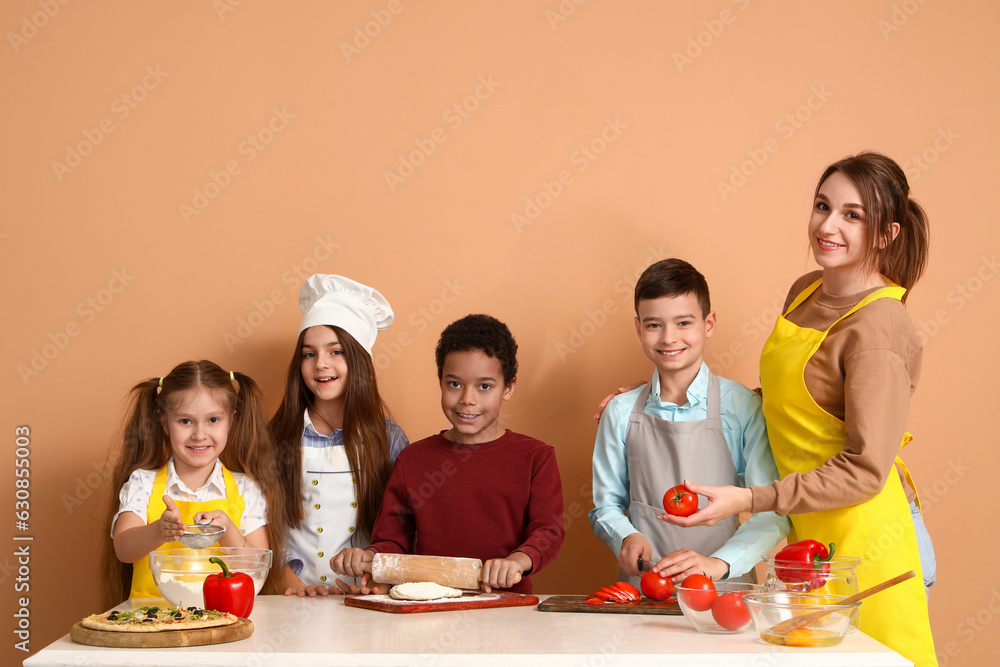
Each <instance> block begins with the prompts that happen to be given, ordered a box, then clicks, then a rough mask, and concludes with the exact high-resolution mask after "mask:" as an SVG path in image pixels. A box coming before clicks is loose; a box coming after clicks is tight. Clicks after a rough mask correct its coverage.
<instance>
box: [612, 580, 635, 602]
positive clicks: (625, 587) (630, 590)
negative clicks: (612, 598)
mask: <svg viewBox="0 0 1000 667" xmlns="http://www.w3.org/2000/svg"><path fill="white" fill-rule="evenodd" d="M612 588H617V589H618V590H620V591H624V592H625V593H626V594H627V595H628V596H629V598H630V599H632V600H641V599H642V595H641V594H640V593H639V589H638V588H636V587H635V586H633V585H632V584H630V583H628V582H627V581H619V582H618V583H616V584H615V585H614V586H612Z"/></svg>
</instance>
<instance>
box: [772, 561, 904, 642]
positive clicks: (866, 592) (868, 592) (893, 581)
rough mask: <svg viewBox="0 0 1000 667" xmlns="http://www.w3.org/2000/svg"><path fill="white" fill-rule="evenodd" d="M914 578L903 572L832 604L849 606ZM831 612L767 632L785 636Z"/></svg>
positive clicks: (797, 619) (810, 615)
mask: <svg viewBox="0 0 1000 667" xmlns="http://www.w3.org/2000/svg"><path fill="white" fill-rule="evenodd" d="M914 576H916V573H915V572H914V571H913V570H910V571H909V572H904V573H903V574H900V575H898V576H895V577H893V578H892V579H889V580H888V581H883V582H882V583H881V584H878V585H877V586H872V587H871V588H866V589H865V590H863V591H861V592H860V593H856V594H855V595H852V596H851V597H849V598H845V599H843V600H841V601H840V602H835V603H833V604H851V603H852V602H858V601H859V600H864V599H865V598H866V597H868V596H869V595H875V594H876V593H880V592H882V591H884V590H885V589H887V588H891V587H892V586H895V585H896V584H899V583H902V582H904V581H906V580H907V579H910V578H912V577H914ZM833 612H834V610H833V609H830V610H829V611H827V610H825V609H820V610H819V611H814V612H810V613H808V614H803V615H802V616H797V617H795V618H789V619H788V620H785V621H782V622H781V623H778V624H777V625H775V626H774V627H772V628H771V629H770V630H768V632H769V633H772V634H776V635H787V634H788V633H789V632H791V631H792V630H797V629H799V628H801V627H803V626H806V625H809V624H810V623H812V622H814V621H817V620H819V619H821V618H823V617H824V616H826V615H828V614H832V613H833Z"/></svg>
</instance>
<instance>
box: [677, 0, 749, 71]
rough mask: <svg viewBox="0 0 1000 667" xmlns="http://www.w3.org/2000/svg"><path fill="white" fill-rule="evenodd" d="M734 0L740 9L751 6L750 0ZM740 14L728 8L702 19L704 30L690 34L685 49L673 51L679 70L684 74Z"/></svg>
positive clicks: (743, 9)
mask: <svg viewBox="0 0 1000 667" xmlns="http://www.w3.org/2000/svg"><path fill="white" fill-rule="evenodd" d="M732 2H733V4H734V5H736V7H737V8H738V9H739V10H740V11H745V10H746V9H747V8H748V7H749V6H750V0H732ZM738 16H739V14H737V13H736V12H734V11H733V10H732V9H729V8H726V9H723V10H722V11H721V12H719V16H718V18H713V19H705V20H704V21H702V22H701V24H702V25H703V26H704V30H700V31H698V32H697V33H696V34H694V35H689V36H688V38H687V43H686V45H685V47H684V50H683V51H674V53H673V59H674V64H675V65H677V71H678V72H680V73H681V74H683V73H684V68H685V67H690V66H691V65H693V64H694V61H695V60H697V59H698V58H700V57H701V56H702V54H703V53H705V50H706V49H708V48H709V47H711V46H712V44H715V40H716V39H718V38H719V37H721V36H722V33H723V32H725V31H726V26H730V25H732V24H733V23H735V22H736V18H737V17H738Z"/></svg>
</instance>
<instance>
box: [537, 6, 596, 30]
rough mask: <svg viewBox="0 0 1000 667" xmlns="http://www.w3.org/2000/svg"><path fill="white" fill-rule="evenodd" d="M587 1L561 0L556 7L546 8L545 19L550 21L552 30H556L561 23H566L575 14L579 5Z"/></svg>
mask: <svg viewBox="0 0 1000 667" xmlns="http://www.w3.org/2000/svg"><path fill="white" fill-rule="evenodd" d="M586 2H587V0H561V2H560V3H559V4H558V5H556V8H555V9H546V10H545V20H546V21H548V23H549V27H550V28H551V29H552V32H555V30H556V28H558V27H559V24H560V23H565V22H566V20H567V19H568V18H569V17H570V16H572V15H573V14H575V13H576V8H577V7H580V6H582V5H583V4H585V3H586Z"/></svg>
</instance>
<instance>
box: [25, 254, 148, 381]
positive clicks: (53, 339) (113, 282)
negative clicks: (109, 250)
mask: <svg viewBox="0 0 1000 667" xmlns="http://www.w3.org/2000/svg"><path fill="white" fill-rule="evenodd" d="M133 280H135V276H134V275H132V274H130V273H129V272H128V270H127V269H126V268H124V267H122V269H121V270H118V269H114V270H113V271H112V272H111V279H110V280H109V281H108V283H107V285H106V286H105V287H103V288H101V289H100V290H98V291H97V292H96V293H94V294H92V295H90V296H87V297H86V298H85V299H84V300H83V301H81V302H80V303H79V304H78V305H77V307H76V314H77V317H72V318H70V319H68V320H66V323H65V324H63V325H62V326H60V327H59V328H58V329H56V330H55V331H50V332H49V334H48V336H47V337H46V338H47V341H46V342H44V343H42V344H41V345H39V346H38V347H35V348H32V350H31V353H30V355H29V357H30V358H29V359H28V360H27V362H26V363H21V364H18V365H17V374H18V375H19V376H20V378H21V382H23V383H24V385H25V386H27V385H28V383H29V382H30V381H31V380H32V379H33V378H36V377H38V376H39V375H40V374H41V372H42V371H44V370H45V369H46V368H48V367H49V364H50V363H52V362H53V361H55V359H56V358H57V357H58V356H59V355H60V354H62V352H63V351H64V350H65V349H66V348H67V347H68V346H69V344H70V341H71V340H72V339H73V338H76V337H77V336H79V335H80V334H81V333H82V332H83V330H84V328H86V326H87V325H88V324H90V323H92V322H93V321H94V320H95V319H97V316H98V315H100V314H101V313H103V312H104V311H105V310H107V308H108V306H110V305H111V304H112V303H113V302H114V301H115V299H116V298H118V295H119V294H121V293H122V292H124V291H125V288H126V287H128V286H129V285H130V284H131V283H132V281H133Z"/></svg>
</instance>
